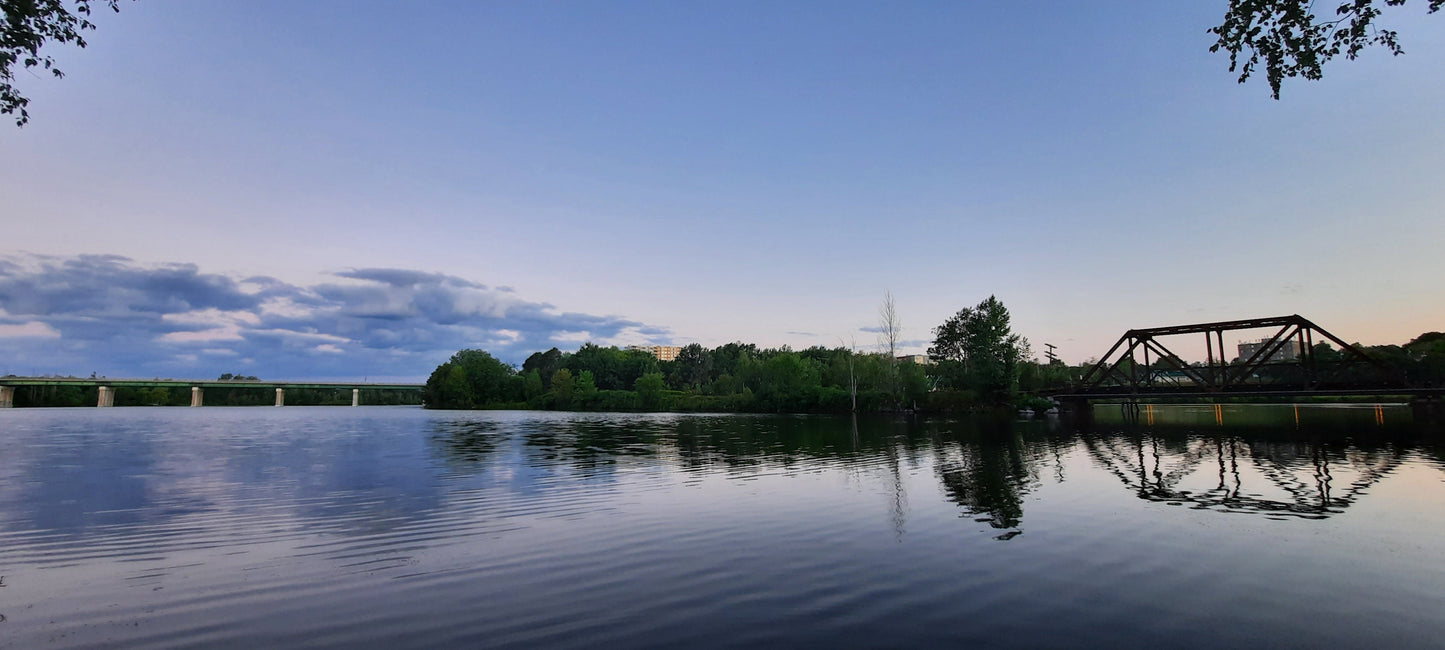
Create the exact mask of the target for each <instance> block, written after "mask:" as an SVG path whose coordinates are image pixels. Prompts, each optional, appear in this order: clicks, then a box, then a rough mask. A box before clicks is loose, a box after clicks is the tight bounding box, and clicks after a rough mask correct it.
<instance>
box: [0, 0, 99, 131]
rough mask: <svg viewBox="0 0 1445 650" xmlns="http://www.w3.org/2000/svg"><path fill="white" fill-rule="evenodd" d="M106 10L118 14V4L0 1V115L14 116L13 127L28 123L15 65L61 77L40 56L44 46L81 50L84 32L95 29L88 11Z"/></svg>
mask: <svg viewBox="0 0 1445 650" xmlns="http://www.w3.org/2000/svg"><path fill="white" fill-rule="evenodd" d="M97 6H101V7H110V9H111V11H117V12H118V11H120V0H70V1H69V2H67V1H66V0H0V8H3V9H4V18H3V22H0V113H3V114H6V115H14V116H15V125H16V126H25V123H26V122H29V121H30V113H29V111H27V110H26V107H27V106H29V104H30V99H29V98H28V97H25V96H24V95H22V94H20V91H19V90H16V88H15V85H14V82H15V72H16V70H17V65H18V66H19V67H20V68H23V69H26V70H28V69H31V68H37V67H38V68H42V69H44V70H49V71H50V73H51V74H52V75H55V76H56V77H64V76H65V73H64V72H61V70H60V68H57V67H55V59H54V58H53V57H51V56H50V55H49V54H41V49H42V48H43V47H44V46H45V44H46V43H62V44H64V43H74V44H75V45H77V46H79V47H85V32H86V31H88V30H93V29H95V23H92V22H91V21H90V18H91V15H92V13H91V12H92V10H93V9H94V8H95V7H97Z"/></svg>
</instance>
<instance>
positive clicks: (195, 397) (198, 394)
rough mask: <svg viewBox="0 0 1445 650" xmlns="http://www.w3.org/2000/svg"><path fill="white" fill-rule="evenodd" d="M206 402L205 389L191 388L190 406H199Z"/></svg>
mask: <svg viewBox="0 0 1445 650" xmlns="http://www.w3.org/2000/svg"><path fill="white" fill-rule="evenodd" d="M205 401H206V389H204V388H201V387H200V386H191V406H200V405H201V404H202V403H203V402H205Z"/></svg>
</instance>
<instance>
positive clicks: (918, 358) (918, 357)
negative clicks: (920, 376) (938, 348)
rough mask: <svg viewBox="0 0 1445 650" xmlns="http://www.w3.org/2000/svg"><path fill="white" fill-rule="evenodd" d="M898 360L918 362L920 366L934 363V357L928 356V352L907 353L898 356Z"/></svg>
mask: <svg viewBox="0 0 1445 650" xmlns="http://www.w3.org/2000/svg"><path fill="white" fill-rule="evenodd" d="M898 360H899V361H904V362H912V363H916V364H918V365H920V366H926V365H928V364H931V363H933V359H930V358H928V355H926V354H905V355H903V356H901V357H898Z"/></svg>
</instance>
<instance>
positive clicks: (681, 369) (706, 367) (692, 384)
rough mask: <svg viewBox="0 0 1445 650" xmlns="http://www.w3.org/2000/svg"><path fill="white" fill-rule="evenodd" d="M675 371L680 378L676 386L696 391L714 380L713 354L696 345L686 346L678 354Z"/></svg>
mask: <svg viewBox="0 0 1445 650" xmlns="http://www.w3.org/2000/svg"><path fill="white" fill-rule="evenodd" d="M674 371H675V372H676V375H677V377H678V381H677V382H676V383H675V385H677V386H678V387H681V388H692V389H696V388H698V387H699V386H702V385H703V384H706V383H707V382H708V380H709V379H711V378H712V354H711V353H710V352H709V351H708V350H706V349H704V348H703V347H702V346H701V345H698V344H696V343H692V344H690V345H684V346H683V347H682V350H680V351H678V353H677V364H676V366H675V368H674Z"/></svg>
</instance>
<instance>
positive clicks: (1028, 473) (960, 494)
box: [936, 431, 1045, 539]
mask: <svg viewBox="0 0 1445 650" xmlns="http://www.w3.org/2000/svg"><path fill="white" fill-rule="evenodd" d="M937 451H938V461H937V464H936V468H937V472H938V478H939V481H941V482H942V483H943V489H944V492H945V493H946V494H947V495H948V498H949V499H950V500H952V501H953V502H955V503H957V504H958V505H959V506H961V507H962V508H963V509H964V511H965V512H966V513H967V514H970V515H977V516H979V517H978V519H977V521H980V522H985V523H987V524H988V525H989V526H992V527H994V528H1018V527H1019V526H1020V525H1021V524H1022V523H1023V516H1024V508H1023V501H1024V495H1026V494H1027V493H1029V492H1030V491H1032V490H1034V489H1035V488H1037V487H1038V486H1039V485H1040V482H1039V469H1038V468H1039V462H1038V461H1039V460H1041V457H1042V456H1043V453H1044V451H1045V449H1044V448H1043V447H1042V446H1039V445H1027V444H1026V443H1025V441H1024V438H1023V436H1022V435H1021V434H1018V433H1014V432H1011V431H1005V432H992V433H987V434H984V435H982V436H980V437H978V438H977V439H975V440H969V441H966V442H965V441H961V440H950V441H944V442H943V443H942V444H941V445H940V446H939V448H938V450H937ZM1014 534H1017V531H1015V532H1014V533H1006V534H1005V535H1001V536H1000V537H999V538H1000V539H1009V538H1011V537H1012V536H1013V535H1014Z"/></svg>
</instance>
